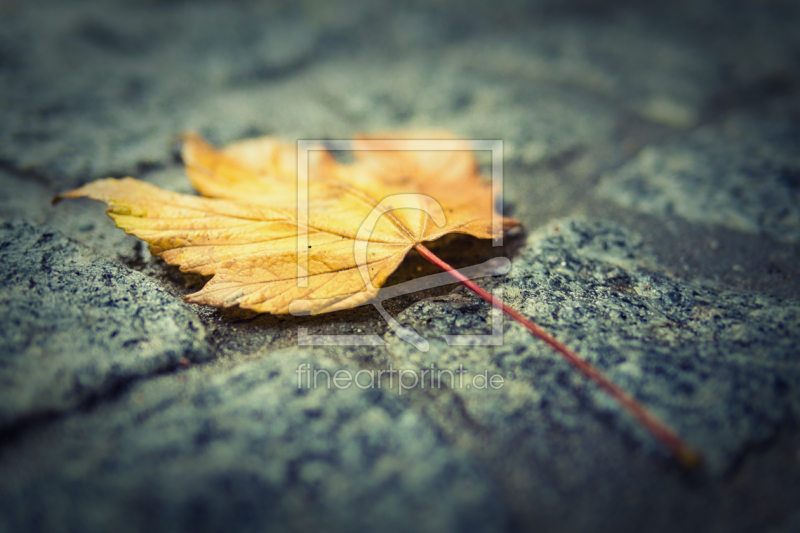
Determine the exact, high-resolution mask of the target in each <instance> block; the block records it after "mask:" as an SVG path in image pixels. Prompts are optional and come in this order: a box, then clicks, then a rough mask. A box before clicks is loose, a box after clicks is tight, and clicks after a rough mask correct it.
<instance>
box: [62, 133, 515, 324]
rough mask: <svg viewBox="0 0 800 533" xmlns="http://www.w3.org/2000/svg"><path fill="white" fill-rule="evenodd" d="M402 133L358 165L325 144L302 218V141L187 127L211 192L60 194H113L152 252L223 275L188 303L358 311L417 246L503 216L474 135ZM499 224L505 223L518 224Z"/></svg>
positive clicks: (107, 189) (119, 185)
mask: <svg viewBox="0 0 800 533" xmlns="http://www.w3.org/2000/svg"><path fill="white" fill-rule="evenodd" d="M384 137H389V136H384ZM393 137H394V139H400V140H385V138H377V137H360V138H359V139H357V140H356V141H355V142H354V143H353V149H354V150H355V157H356V161H355V162H354V163H352V164H342V163H338V162H337V161H336V160H335V159H334V158H333V157H332V156H331V155H330V153H329V152H326V151H325V150H323V149H322V148H321V147H320V149H319V150H314V151H311V152H310V158H309V159H310V160H309V162H308V209H307V217H305V219H304V218H303V217H298V213H299V211H298V207H297V198H298V188H297V183H298V180H297V149H296V147H295V146H293V145H288V144H284V143H282V142H280V141H278V140H276V139H274V138H270V137H264V138H258V139H250V140H245V141H240V142H237V143H234V144H231V145H229V146H227V147H225V148H224V149H222V150H218V149H216V148H214V147H212V146H211V145H209V144H208V143H206V142H205V141H204V140H203V139H202V138H201V137H199V136H198V135H196V134H187V135H186V136H185V138H184V147H183V159H184V162H185V164H186V172H187V174H188V176H189V178H190V179H191V181H192V183H193V184H194V186H195V187H196V188H197V190H198V191H199V192H200V193H201V194H203V195H204V196H205V198H203V197H198V196H192V195H186V194H179V193H174V192H168V191H165V190H162V189H160V188H158V187H156V186H154V185H151V184H148V183H145V182H142V181H139V180H136V179H133V178H123V179H103V180H98V181H95V182H93V183H89V184H88V185H85V186H83V187H81V188H79V189H76V190H73V191H70V192H67V193H64V194H61V195H59V196H57V197H56V198H55V201H58V200H60V199H62V198H78V197H89V198H94V199H96V200H101V201H103V202H105V203H106V204H108V210H107V213H108V215H109V216H110V217H111V218H113V219H114V221H115V222H116V224H117V226H118V227H120V228H122V229H124V230H125V231H126V232H127V233H131V234H133V235H136V236H137V237H139V238H140V239H143V240H145V241H147V242H148V243H150V252H151V253H152V254H154V255H157V256H160V257H162V258H163V259H164V260H165V261H166V262H167V263H168V264H170V265H179V266H180V269H181V271H183V272H187V273H193V274H200V275H203V276H213V277H212V278H211V280H210V281H209V282H208V283H207V284H206V285H205V287H203V289H202V290H200V291H199V292H196V293H194V294H191V295H189V296H187V297H186V298H185V300H186V301H188V302H192V303H198V304H206V305H212V306H216V307H232V306H238V307H241V308H244V309H250V310H253V311H256V312H260V313H273V314H282V313H288V312H289V306H290V304H291V303H292V302H293V301H295V300H303V303H304V304H305V305H304V306H303V310H304V311H306V312H310V313H312V314H318V313H324V312H329V311H335V310H339V309H346V308H350V307H354V306H357V305H360V304H362V303H364V302H366V301H368V300H370V299H371V298H373V297H374V296H375V294H376V293H377V291H378V288H379V287H380V286H381V285H383V284H384V282H385V281H386V279H387V278H388V277H389V275H390V274H391V273H392V272H393V271H394V270H395V269H397V267H398V266H399V265H400V263H401V262H402V261H403V258H404V257H405V256H406V254H407V253H408V251H409V250H411V249H412V248H414V247H415V246H417V245H420V244H421V243H423V242H427V241H434V240H436V239H439V238H440V237H442V236H444V235H447V234H450V233H466V234H469V235H472V236H474V237H478V238H491V237H492V229H493V226H492V219H493V217H499V215H498V214H497V213H495V212H494V210H493V203H494V198H493V194H492V190H491V187H490V185H488V184H487V183H485V181H484V180H483V179H482V178H481V176H480V175H479V174H478V170H477V169H478V166H477V163H476V161H475V159H474V157H473V155H472V152H471V151H470V146H469V143H468V142H467V141H457V142H456V146H454V148H456V149H454V150H448V151H442V150H433V151H409V150H398V149H397V148H398V144H399V143H401V142H402V140H404V139H414V138H416V139H419V138H427V139H430V138H439V139H442V138H445V139H450V140H454V138H453V137H452V136H451V135H449V134H445V133H442V132H427V133H410V134H395V135H394V136H393ZM304 220H307V224H306V223H304ZM498 220H501V221H502V226H503V227H504V228H509V227H513V226H516V225H517V224H518V222H517V221H515V220H511V219H508V218H502V219H498ZM295 309H296V308H295ZM293 310H294V309H293Z"/></svg>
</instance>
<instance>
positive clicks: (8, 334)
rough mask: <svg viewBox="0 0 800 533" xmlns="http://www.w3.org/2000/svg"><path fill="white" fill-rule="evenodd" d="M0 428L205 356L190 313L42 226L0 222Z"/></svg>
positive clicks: (156, 288)
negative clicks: (0, 276) (1, 331)
mask: <svg viewBox="0 0 800 533" xmlns="http://www.w3.org/2000/svg"><path fill="white" fill-rule="evenodd" d="M0 250H2V255H0V272H2V285H0V287H1V288H0V303H1V304H2V305H0V323H2V324H3V333H4V334H3V336H2V338H0V385H2V386H0V429H5V428H6V427H7V426H10V425H13V424H19V423H23V422H24V421H25V420H27V419H29V418H35V417H41V416H43V415H47V414H52V413H59V412H63V411H67V410H69V409H73V408H75V407H78V406H81V405H82V404H86V403H87V402H89V401H91V400H92V399H94V398H96V397H98V396H103V395H107V394H109V393H112V392H113V391H114V390H115V389H117V388H118V387H120V386H122V385H124V384H125V383H127V382H130V381H132V380H135V379H139V378H142V377H146V376H150V375H153V374H156V373H158V372H164V371H169V370H171V369H173V368H175V367H176V366H177V365H179V364H180V362H181V361H183V362H184V363H185V364H188V363H189V362H190V361H195V362H196V361H202V360H204V359H208V358H209V357H211V356H212V354H211V351H210V350H209V348H208V345H207V344H206V343H205V339H204V337H205V330H204V328H203V325H202V324H201V323H200V321H199V320H198V319H197V316H196V315H195V314H194V313H192V312H191V310H190V309H189V307H188V306H187V305H185V304H183V303H182V302H181V301H180V300H178V299H176V298H175V296H174V294H170V292H169V291H167V290H165V289H164V288H163V287H161V286H160V285H159V284H157V283H155V282H153V281H152V280H150V279H148V278H147V277H145V276H144V275H142V274H140V273H138V272H135V271H132V270H130V269H128V268H127V267H125V266H124V265H122V264H119V263H115V262H113V261H109V260H108V259H105V258H102V257H98V255H97V254H96V253H95V252H93V251H92V250H91V249H88V248H86V247H84V246H81V245H79V244H77V243H75V242H74V241H70V240H68V239H66V238H64V236H63V235H61V234H59V233H57V232H55V231H53V230H49V229H41V228H37V227H34V226H31V225H29V224H27V223H25V222H11V223H8V222H6V223H4V224H3V225H2V226H0Z"/></svg>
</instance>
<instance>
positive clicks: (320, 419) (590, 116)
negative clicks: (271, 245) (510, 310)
mask: <svg viewBox="0 0 800 533" xmlns="http://www.w3.org/2000/svg"><path fill="white" fill-rule="evenodd" d="M799 24H800V6H798V5H797V4H796V2H792V1H789V0H786V1H781V0H770V1H763V2H756V1H745V0H736V1H727V2H722V1H721V0H704V1H699V2H698V1H693V2H689V1H688V0H686V1H683V0H682V1H677V2H671V3H669V4H667V3H664V4H663V5H661V4H655V5H646V4H645V3H636V2H630V1H621V0H620V1H616V2H614V1H612V2H597V1H593V0H573V1H569V2H556V1H552V0H539V1H533V2H507V3H503V4H492V3H488V2H466V3H465V2H451V1H448V0H441V1H438V2H424V3H423V2H400V3H397V2H393V3H388V2H387V3H381V2H368V1H366V0H365V1H360V2H348V3H346V4H335V3H331V2H322V1H319V2H315V1H304V2H286V3H280V2H256V1H253V2H235V3H228V4H225V5H223V4H216V3H210V2H209V3H206V2H202V3H200V2H197V3H190V2H177V1H176V2H172V1H156V0H153V1H139V2H136V1H130V2H95V1H90V0H86V1H74V2H69V3H65V2H56V1H52V2H48V1H40V2H34V3H23V2H16V1H4V2H2V3H0V87H1V88H2V99H0V118H1V120H0V187H2V190H3V194H2V195H0V219H2V221H1V222H0V280H2V282H0V302H2V305H0V531H73V530H75V531H108V530H117V531H141V530H144V529H147V530H153V531H184V530H185V531H198V530H200V531H206V530H207V531H213V530H219V529H222V528H226V529H231V530H235V531H264V530H270V531H272V530H274V531H281V530H287V531H307V530H318V529H323V528H324V529H325V530H332V531H340V530H341V531H350V530H354V529H356V528H361V529H367V530H378V529H380V530H397V531H407V530H411V529H414V530H420V531H471V530H475V531H492V530H499V531H527V530H536V531H570V532H572V531H575V532H583V531H641V530H647V531H675V530H680V531H752V530H755V529H758V530H763V531H793V530H798V529H800V512H798V511H797V504H796V502H797V499H798V494H800V348H798V345H800V74H798V72H800V33H798V32H797V31H796V28H797V26H798V25H799ZM425 127H436V128H446V129H450V130H452V131H454V132H457V133H458V134H461V135H464V136H470V137H475V138H484V139H487V138H488V139H502V140H503V141H504V150H505V152H504V165H505V177H504V179H505V201H506V206H505V209H506V212H507V213H510V214H511V215H512V216H514V217H515V218H518V219H519V220H521V221H522V222H523V224H524V226H525V228H526V231H525V232H522V233H520V234H517V235H512V236H509V237H508V238H507V239H506V246H505V248H503V249H493V248H492V247H491V246H490V244H489V243H481V242H476V241H474V240H471V239H469V238H465V237H463V238H462V237H454V238H450V239H447V241H448V242H445V243H443V244H442V246H441V247H438V249H437V252H438V253H440V255H441V256H442V257H443V258H444V259H445V260H447V261H448V262H451V263H452V264H454V265H456V266H458V267H463V266H469V265H473V264H477V263H480V262H483V261H485V260H486V259H488V258H490V257H492V256H497V255H505V256H507V257H509V258H510V259H511V260H512V269H511V271H510V272H509V274H508V275H506V276H496V277H492V278H485V279H483V280H481V281H480V284H481V285H483V286H484V287H485V288H487V289H492V290H497V291H502V295H503V299H504V300H505V301H506V302H507V303H508V304H509V305H511V306H512V307H514V308H515V309H518V310H520V311H521V312H522V313H523V314H525V315H526V316H529V317H530V318H532V319H533V320H535V321H536V322H537V323H539V324H540V325H542V326H543V327H545V328H546V329H548V330H549V331H550V332H552V333H553V334H555V335H556V336H557V337H558V338H560V339H561V340H563V341H564V342H566V343H567V344H568V345H569V346H570V347H572V348H574V349H575V350H577V351H578V353H580V354H581V355H582V356H583V357H585V358H586V359H587V360H589V361H591V362H592V363H594V364H596V365H597V366H598V367H599V368H601V369H602V370H603V371H604V372H606V373H607V374H608V375H609V376H610V377H611V378H612V379H613V380H614V381H615V382H617V383H618V384H620V385H621V386H623V387H624V388H625V389H626V390H628V391H630V392H631V393H632V394H633V395H634V396H636V397H637V398H638V399H640V400H641V401H642V402H643V403H645V404H646V405H647V406H648V407H650V408H651V409H652V410H653V411H654V412H655V413H657V414H658V415H659V416H660V417H662V418H663V419H664V420H665V421H667V422H668V423H669V424H670V425H672V426H673V427H675V428H676V429H677V430H678V431H679V432H680V433H681V434H682V435H683V436H684V437H685V438H686V439H687V440H688V441H689V442H690V443H692V444H693V445H694V446H696V447H697V448H698V449H699V450H701V451H702V452H703V454H704V456H705V459H706V463H705V465H704V467H703V469H702V470H700V471H698V472H694V473H687V472H685V471H683V470H682V469H681V468H680V467H679V466H678V465H677V464H675V463H674V461H673V460H672V459H671V458H670V457H669V456H668V455H667V454H666V453H665V452H664V450H663V449H662V448H661V447H660V446H659V445H658V444H657V443H656V442H654V441H653V439H652V438H651V437H650V436H649V435H648V434H647V433H645V432H644V431H643V430H642V429H641V428H640V427H639V426H638V425H637V424H636V423H635V422H634V421H633V420H632V419H631V418H630V417H629V416H628V415H626V414H625V413H623V412H621V410H620V408H619V407H618V406H617V405H616V404H615V403H614V402H613V401H611V400H610V399H609V398H608V397H607V396H605V395H604V394H603V393H601V392H600V391H599V390H598V389H597V387H595V386H594V385H592V384H589V383H587V382H586V380H585V379H583V378H582V377H581V376H580V375H578V374H577V373H576V372H575V371H573V370H572V368H571V367H570V366H569V365H568V364H567V363H565V362H564V361H562V360H561V359H560V358H559V357H558V356H557V355H556V354H555V353H553V352H552V351H551V350H550V349H549V348H548V347H547V346H546V345H544V344H543V343H541V342H539V341H537V340H535V339H533V338H532V337H530V336H529V335H528V334H527V333H526V332H525V331H524V330H523V329H522V328H521V327H520V326H518V325H517V324H515V323H512V322H511V321H509V320H505V321H503V325H502V328H503V332H504V339H503V340H504V342H503V344H502V345H499V346H450V345H448V344H447V343H446V342H445V341H444V340H443V337H442V335H448V334H454V333H460V334H470V335H488V334H489V333H491V331H492V327H493V326H494V325H495V324H496V323H495V321H496V320H497V318H493V317H492V314H491V313H490V308H489V307H490V306H489V305H488V304H486V303H484V302H482V300H480V299H479V298H477V297H476V296H474V295H473V294H472V293H470V292H469V291H467V290H466V289H464V288H461V287H459V286H457V285H449V286H446V287H441V288H436V289H428V290H425V291H422V292H419V293H415V294H412V295H407V296H403V297H399V298H396V299H393V300H389V301H387V302H386V303H385V306H386V309H387V310H388V311H389V313H390V314H392V316H394V317H395V318H396V320H397V321H398V322H400V323H401V324H403V325H405V326H408V327H412V328H414V329H415V330H416V331H417V332H418V333H419V334H420V335H422V336H423V337H425V338H426V339H427V340H428V341H429V343H430V349H429V350H428V351H427V352H422V351H420V350H418V349H416V348H415V347H414V346H412V345H410V344H408V343H406V342H404V341H402V340H401V339H399V338H398V337H397V336H396V334H395V333H394V332H393V331H392V330H391V329H390V328H389V327H388V326H387V325H386V323H385V322H384V321H383V319H382V318H381V317H380V315H379V314H378V312H377V311H376V310H375V309H373V308H371V307H369V308H368V307H362V308H358V309H353V310H349V311H344V312H338V313H335V314H331V315H323V316H321V317H291V316H289V317H285V316H283V317H272V316H257V317H250V316H245V315H237V314H236V313H234V312H228V311H225V312H221V311H218V310H214V309H210V308H204V307H198V306H194V305H188V304H185V303H183V302H182V300H181V296H183V295H185V294H188V293H190V292H192V291H193V290H195V289H196V287H187V286H186V283H185V280H184V279H183V277H182V276H181V275H180V274H179V273H178V272H177V271H176V270H175V269H173V268H170V267H167V266H166V265H164V263H163V262H162V261H160V260H158V259H156V258H153V257H151V256H149V254H148V252H147V247H146V246H143V245H142V243H140V242H139V241H138V240H137V239H135V238H133V237H131V236H129V235H125V234H124V233H123V232H122V231H120V230H118V229H116V228H115V227H114V224H113V222H112V221H111V220H110V219H108V218H107V217H106V216H105V215H104V214H103V208H102V206H101V205H100V204H98V203H96V202H92V201H88V200H80V201H70V202H63V203H61V204H58V205H57V206H50V198H51V197H52V196H53V195H54V194H56V193H58V192H62V191H64V190H67V189H69V188H72V187H75V186H78V185H80V184H83V183H87V182H89V181H91V180H94V179H97V178H103V177H108V176H114V177H122V176H125V175H132V176H135V177H137V178H140V179H143V180H146V181H149V182H152V183H155V184H157V185H159V186H161V187H164V188H167V189H170V190H175V191H179V192H185V193H189V192H192V188H191V186H190V185H189V183H188V180H186V178H185V177H184V176H183V172H182V169H181V164H180V160H179V158H178V157H177V152H176V149H175V145H174V140H175V138H176V135H177V134H179V133H180V132H182V131H184V130H187V129H195V130H198V131H200V132H201V133H203V134H204V135H206V136H208V137H209V138H210V139H211V140H213V141H214V142H217V143H225V142H230V141H234V140H237V139H241V138H245V137H251V136H255V135H265V134H271V135H276V136H280V137H283V138H284V139H286V140H288V141H293V140H296V139H302V138H333V139H335V138H347V137H350V136H352V135H354V134H356V133H360V132H374V131H386V130H392V129H401V128H402V129H412V128H425ZM435 272H436V269H435V268H434V267H432V266H431V265H428V264H425V262H424V261H423V260H422V259H421V258H419V257H416V256H410V257H409V258H408V259H407V261H406V263H405V264H404V266H403V267H401V269H400V270H399V271H398V272H397V273H396V274H395V275H393V277H392V279H391V282H392V283H396V282H402V281H406V280H409V279H412V278H414V277H417V276H421V275H426V274H432V273H435ZM299 328H307V330H308V332H309V333H310V334H327V335H329V334H354V333H358V334H374V335H378V336H379V337H380V338H382V339H383V340H384V341H385V342H386V345H385V346H378V347H368V346H363V347H342V346H316V347H314V346H299V343H298V337H299ZM301 364H305V365H307V366H306V367H304V368H312V369H317V370H326V371H328V372H329V373H330V374H334V373H335V372H336V371H340V370H344V371H347V372H350V373H351V374H355V373H357V372H359V371H365V372H364V375H367V372H369V371H373V372H377V371H378V370H381V369H387V368H389V366H390V365H391V366H392V368H394V369H398V370H408V371H411V370H414V371H417V372H421V371H423V370H426V369H431V368H436V369H443V370H450V371H455V370H456V369H459V367H461V368H463V370H464V373H463V374H455V375H456V376H459V377H458V378H456V379H454V380H451V381H450V382H449V383H447V386H444V387H440V388H437V387H434V388H431V387H415V388H411V389H408V390H404V389H401V388H399V387H398V386H397V383H396V382H394V386H388V385H387V384H386V383H385V382H381V384H382V385H383V386H382V387H381V388H377V386H376V387H372V388H359V387H354V386H351V387H349V388H346V389H342V390H340V389H337V388H335V387H324V386H321V387H317V388H309V387H304V386H300V387H298V377H301V378H302V376H298V373H297V371H298V369H299V368H300V365H301ZM487 375H488V376H492V375H499V376H502V378H503V379H504V381H503V385H502V387H500V388H496V389H495V388H492V387H478V386H468V385H476V384H479V383H482V381H481V376H487ZM458 379H462V380H463V381H461V382H458V381H457V380H458Z"/></svg>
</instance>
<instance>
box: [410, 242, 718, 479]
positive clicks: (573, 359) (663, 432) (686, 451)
mask: <svg viewBox="0 0 800 533" xmlns="http://www.w3.org/2000/svg"><path fill="white" fill-rule="evenodd" d="M414 248H415V249H416V250H417V252H419V253H420V255H422V257H424V258H425V259H427V260H428V261H430V262H431V263H433V264H435V265H436V266H438V267H439V268H441V269H442V270H444V271H446V272H448V273H449V274H450V275H451V276H453V277H454V278H455V279H457V280H458V281H459V282H461V284H463V285H464V286H465V287H467V288H468V289H469V290H471V291H472V292H474V293H475V294H477V295H478V296H480V297H481V298H483V299H484V300H486V301H487V302H489V303H490V304H492V303H493V297H492V295H491V294H489V293H488V292H486V291H485V290H484V289H482V288H481V287H479V286H478V285H477V284H476V283H475V282H473V281H472V280H471V279H469V278H467V277H466V276H464V275H463V274H461V273H460V272H459V271H458V270H456V269H454V268H453V267H452V266H450V265H448V264H447V263H446V262H444V261H443V260H441V259H440V258H439V257H438V256H436V255H435V254H433V252H431V251H430V250H429V249H427V248H426V247H425V246H423V245H422V244H417V245H416V246H414ZM500 306H501V308H502V310H503V312H504V313H505V314H507V315H508V316H510V317H511V318H513V319H514V320H516V321H517V322H519V323H520V324H522V325H523V326H525V328H526V329H527V330H528V331H530V332H531V333H532V334H533V335H534V336H536V337H538V338H539V339H541V340H543V341H544V342H546V343H547V344H549V345H550V346H552V347H553V349H555V350H556V351H557V352H558V353H559V354H560V355H561V356H562V357H564V359H566V360H567V361H569V362H570V363H571V364H572V365H573V366H574V367H576V368H577V369H578V370H579V371H580V372H581V373H582V374H583V375H584V376H586V377H587V378H589V379H591V380H592V381H594V382H595V383H597V385H599V386H600V387H601V388H602V389H603V390H605V391H606V393H608V395H609V396H611V397H612V398H614V399H615V400H616V401H617V402H618V403H619V404H620V405H621V406H622V407H623V408H624V409H625V410H626V411H628V412H629V413H630V414H631V415H633V416H634V417H635V418H636V419H637V420H639V422H640V423H641V424H642V425H643V426H644V427H645V428H646V429H647V430H648V431H649V432H650V433H651V434H652V435H653V436H654V437H655V438H656V439H658V440H659V441H661V443H663V444H664V446H666V447H667V448H668V449H669V450H670V451H671V452H672V454H673V455H674V456H675V458H676V459H677V460H678V462H680V463H681V464H682V465H683V466H685V467H687V468H695V467H697V466H699V465H700V463H701V462H702V459H701V456H700V455H699V454H698V453H697V452H695V451H694V450H693V449H692V448H691V447H690V446H689V445H688V444H686V443H685V442H684V441H683V439H681V437H680V436H679V435H678V434H677V433H676V432H675V430H673V429H672V428H670V427H669V426H668V425H667V424H666V423H665V422H663V421H662V420H660V419H659V418H658V417H657V416H656V415H654V414H653V413H651V412H650V411H649V410H648V409H647V408H646V407H644V406H643V405H642V404H641V403H639V402H638V401H637V400H636V399H635V398H633V397H632V396H631V395H630V394H628V393H627V392H625V391H624V390H622V389H621V388H619V387H618V386H617V385H615V384H614V383H613V382H612V381H611V380H610V379H608V378H607V377H606V376H605V375H604V374H603V373H602V372H601V371H600V370H599V369H597V368H596V367H595V366H593V365H592V364H590V363H588V362H586V361H584V360H583V359H581V358H580V357H579V356H578V354H576V353H575V352H573V351H572V350H570V349H569V348H568V347H567V346H566V345H565V344H564V343H562V342H561V341H559V340H558V339H556V338H555V337H553V336H552V335H550V334H549V333H547V332H546V331H545V330H544V329H542V328H541V327H539V326H538V325H536V324H535V323H534V322H532V321H530V320H528V319H527V318H525V317H524V316H522V315H521V314H520V313H518V312H517V311H515V310H514V309H512V308H510V307H509V306H507V305H506V304H505V302H500Z"/></svg>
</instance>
